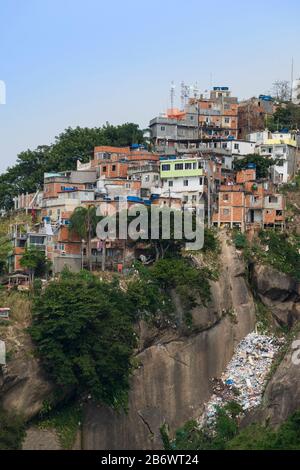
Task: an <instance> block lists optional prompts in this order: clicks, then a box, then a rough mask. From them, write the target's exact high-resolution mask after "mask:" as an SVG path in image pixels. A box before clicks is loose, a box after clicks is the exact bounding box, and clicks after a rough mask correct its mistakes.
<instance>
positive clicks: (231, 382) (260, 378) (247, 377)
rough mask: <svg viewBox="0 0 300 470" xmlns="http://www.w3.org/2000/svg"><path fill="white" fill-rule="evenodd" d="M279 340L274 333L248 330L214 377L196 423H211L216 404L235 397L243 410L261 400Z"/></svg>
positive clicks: (219, 404) (250, 407)
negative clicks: (231, 355) (211, 390)
mask: <svg viewBox="0 0 300 470" xmlns="http://www.w3.org/2000/svg"><path fill="white" fill-rule="evenodd" d="M280 343H281V341H280V340H278V339H276V338H275V337H271V336H266V335H260V334H257V333H250V334H248V335H247V336H246V337H245V338H244V339H243V340H242V341H241V342H240V343H239V344H238V346H237V348H236V350H235V353H234V355H233V357H232V359H231V361H230V362H229V364H228V366H227V368H226V370H225V372H224V373H223V374H222V376H221V379H213V380H212V384H213V395H212V396H211V398H210V400H209V401H208V402H207V403H206V404H205V406H204V412H203V414H202V416H201V417H200V419H199V425H200V426H203V425H204V424H207V425H211V424H212V423H213V422H214V420H215V415H216V408H217V407H218V406H219V407H222V406H224V405H225V404H226V403H228V402H229V401H232V400H234V401H235V402H237V403H239V404H240V405H241V406H242V408H243V409H244V410H245V411H248V410H250V409H252V408H255V407H256V406H258V405H259V404H260V403H261V399H262V394H263V389H264V385H265V381H266V378H267V374H268V372H269V370H270V368H271V365H272V362H273V359H274V356H275V354H276V353H277V351H278V350H279V347H280Z"/></svg>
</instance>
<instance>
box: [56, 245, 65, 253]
mask: <svg viewBox="0 0 300 470" xmlns="http://www.w3.org/2000/svg"><path fill="white" fill-rule="evenodd" d="M54 249H55V250H59V251H65V244H64V243H57V245H54Z"/></svg>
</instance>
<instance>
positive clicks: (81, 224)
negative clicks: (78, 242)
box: [69, 206, 99, 271]
mask: <svg viewBox="0 0 300 470" xmlns="http://www.w3.org/2000/svg"><path fill="white" fill-rule="evenodd" d="M98 221H99V217H97V209H96V207H95V206H89V207H76V209H75V210H74V212H73V214H72V215H71V217H70V225H69V230H70V232H73V233H76V234H77V235H78V236H79V237H80V238H81V239H82V240H84V239H85V240H86V241H87V252H88V264H89V270H90V271H91V270H92V248H91V240H92V238H93V237H95V235H96V227H97V223H98Z"/></svg>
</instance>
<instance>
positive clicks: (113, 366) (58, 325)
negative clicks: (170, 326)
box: [30, 273, 136, 407]
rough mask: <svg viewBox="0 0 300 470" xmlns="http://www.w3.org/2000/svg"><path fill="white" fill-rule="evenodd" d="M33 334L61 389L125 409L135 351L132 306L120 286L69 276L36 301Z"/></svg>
mask: <svg viewBox="0 0 300 470" xmlns="http://www.w3.org/2000/svg"><path fill="white" fill-rule="evenodd" d="M33 312H34V313H33V324H32V327H31V328H30V332H31V335H32V338H33V340H34V341H35V343H36V346H37V350H38V353H39V355H40V357H41V358H42V360H43V362H44V365H45V367H46V369H47V371H48V372H49V374H50V375H51V377H52V378H53V380H54V381H55V382H56V384H57V385H58V386H59V387H62V388H66V387H70V388H75V389H76V390H78V391H79V392H85V393H89V394H91V395H92V397H93V398H94V399H95V400H98V401H101V402H104V403H107V404H109V405H112V406H116V407H117V406H122V405H125V404H126V399H127V393H128V389H129V376H130V373H131V369H132V366H131V355H132V352H133V349H134V347H135V346H136V336H135V333H134V330H133V317H134V311H133V305H132V303H131V302H130V301H129V300H128V297H127V296H126V293H124V292H123V291H122V290H121V289H120V288H119V286H118V285H117V284H116V282H112V283H106V282H102V281H100V280H99V279H97V278H96V277H95V276H92V275H89V276H88V277H86V276H83V275H81V274H67V273H64V276H63V277H62V278H61V279H60V280H59V281H55V282H51V283H50V284H49V285H48V286H47V288H46V289H45V290H44V291H43V292H42V293H41V294H40V295H39V297H37V298H35V301H34V308H33Z"/></svg>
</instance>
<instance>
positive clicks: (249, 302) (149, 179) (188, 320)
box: [0, 1, 300, 467]
mask: <svg viewBox="0 0 300 470" xmlns="http://www.w3.org/2000/svg"><path fill="white" fill-rule="evenodd" d="M4 3H6V2H5V1H4ZM29 3H34V2H31V1H30V2H29ZM46 3H48V2H45V5H46ZM87 3H89V2H87ZM91 3H93V2H91ZM288 3H289V2H288ZM290 3H293V2H292V1H291V2H290ZM45 8H46V7H45ZM91 21H92V20H91ZM58 27H60V25H58ZM67 27H70V25H67ZM0 38H1V33H0ZM168 39H169V40H171V38H170V37H169V38H168ZM253 52H254V50H253ZM79 53H80V52H79ZM128 53H129V52H128ZM290 55H291V54H290V53H289V57H288V60H287V63H288V67H287V70H284V73H282V74H281V75H282V76H283V78H280V76H281V75H279V74H278V75H277V76H276V75H275V73H274V75H273V72H272V73H270V74H269V75H268V83H265V80H264V79H263V78H262V80H263V81H262V84H261V85H260V83H259V80H260V76H259V71H258V70H257V69H256V71H255V72H254V71H253V73H255V74H258V77H257V76H255V80H254V78H253V80H254V83H253V90H252V88H251V86H252V84H251V77H250V79H249V77H248V82H247V83H248V85H247V90H248V92H247V94H246V92H243V93H244V94H243V95H241V94H240V93H239V92H238V91H237V90H236V88H238V87H237V85H236V83H237V81H236V80H235V79H234V73H232V75H230V73H229V72H228V71H226V70H225V69H224V70H223V72H222V70H219V71H218V73H217V70H216V72H215V73H214V74H213V73H210V70H209V69H208V68H206V65H205V61H204V62H202V64H201V70H202V72H201V71H200V69H199V70H198V69H195V70H192V69H193V67H194V66H195V64H193V63H192V62H191V64H190V67H191V70H192V72H193V73H192V75H191V71H188V70H186V68H185V67H184V68H182V69H181V70H180V76H181V77H182V78H179V79H178V80H177V79H176V80H175V79H174V80H173V77H172V69H170V70H169V71H168V73H169V80H162V81H161V82H159V81H157V80H156V81H155V80H154V82H153V89H155V88H157V87H159V88H160V89H161V95H159V96H163V97H164V99H163V100H161V99H160V98H157V101H156V100H155V93H154V94H153V95H151V96H150V98H147V92H146V91H145V93H144V94H141V95H140V98H139V100H140V102H139V103H138V105H137V104H135V105H134V106H133V105H132V107H131V106H127V105H126V104H124V105H123V102H122V99H124V100H125V98H126V97H125V96H123V95H122V96H121V94H118V96H117V98H116V100H117V101H118V105H117V106H116V108H114V109H117V108H118V109H119V108H122V116H125V118H120V119H119V118H118V116H117V115H116V118H115V119H114V120H113V122H114V124H111V123H110V122H109V121H108V118H107V120H106V118H105V117H103V118H101V119H100V118H99V121H98V122H94V123H93V124H92V125H90V124H89V123H90V121H89V120H88V118H86V120H87V125H85V124H84V119H85V115H84V119H83V120H81V119H79V118H78V116H79V114H80V112H81V111H80V110H79V108H78V109H77V108H76V104H75V102H76V96H77V95H76V94H75V95H74V96H73V95H72V100H74V101H73V103H74V107H73V108H71V109H70V114H69V116H70V121H69V122H70V124H68V123H66V122H65V121H64V120H63V119H64V117H63V116H65V112H66V110H64V109H63V107H64V105H63V104H62V105H61V107H60V105H59V108H58V109H59V112H58V111H57V110H56V111H54V108H55V106H56V105H53V112H55V113H57V114H55V116H56V117H55V119H57V122H62V123H63V124H62V127H61V128H60V130H59V132H57V136H56V137H53V133H52V130H51V131H48V128H47V122H48V121H47V119H48V116H46V115H45V114H44V113H43V112H42V109H43V108H42V107H41V114H40V115H39V119H40V122H39V123H38V121H36V122H35V126H36V129H37V131H36V132H37V134H36V135H34V139H35V140H32V141H31V140H30V139H29V137H28V132H29V129H30V127H31V124H30V120H31V112H32V113H33V109H34V107H35V106H36V104H35V103H34V102H33V103H32V104H30V103H29V104H28V107H27V108H26V109H25V108H22V106H20V114H21V115H22V120H24V121H22V122H23V124H22V125H24V132H22V131H21V130H20V129H19V131H18V132H17V130H16V131H15V130H14V134H7V135H8V137H7V138H6V136H5V134H6V132H7V133H9V132H10V131H9V130H8V128H9V125H12V122H11V123H10V124H9V119H10V117H9V113H10V111H9V109H10V106H14V97H13V96H11V95H10V94H12V93H13V91H14V87H15V85H14V81H13V79H12V83H11V85H10V83H9V80H8V79H6V78H5V77H3V78H4V79H5V80H3V81H2V82H1V89H0V90H1V94H0V103H1V106H0V120H1V119H2V118H1V113H2V112H3V113H4V112H7V113H8V114H7V118H6V117H5V118H4V117H3V122H4V119H7V120H8V121H7V122H8V124H7V125H6V124H5V125H4V124H3V135H2V130H1V129H0V132H1V136H0V140H2V141H3V142H4V141H8V140H9V146H11V148H12V149H17V150H16V153H15V154H14V155H15V156H14V157H13V158H10V157H6V155H10V154H7V153H6V150H5V152H4V150H3V151H2V148H1V147H0V158H1V164H2V173H1V174H0V450H26V451H28V450H44V451H47V450H53V451H75V450H77V451H78V450H80V451H87V450H94V451H95V450H96V451H101V452H102V451H110V453H109V454H108V453H107V454H105V455H106V457H102V458H103V459H107V461H105V462H104V461H103V462H102V463H105V464H109V463H110V464H115V463H119V464H120V463H121V464H123V465H125V466H127V467H130V466H134V465H133V462H134V460H130V459H135V458H138V457H124V456H125V455H127V454H126V452H125V451H149V452H150V453H149V456H151V455H152V454H151V452H156V454H157V456H158V457H156V458H157V460H156V461H154V460H153V462H152V463H154V464H155V463H156V464H158V463H163V464H166V463H170V461H169V460H167V459H168V456H170V455H171V454H172V455H173V456H174V458H175V456H176V455H178V452H179V453H180V454H184V455H185V456H186V458H187V459H188V458H191V462H192V463H195V464H199V462H200V461H201V455H202V454H201V451H204V450H209V451H211V450H222V451H234V450H248V451H251V450H297V449H300V225H299V223H300V78H298V72H300V68H299V67H300V57H299V60H298V61H296V60H295V58H293V59H291V58H290ZM215 59H216V57H215ZM231 59H233V58H230V57H228V60H229V61H231ZM20 60H21V59H20ZM57 60H58V59H57ZM95 60H96V58H95ZM103 60H105V59H103ZM249 60H250V58H249ZM251 60H255V59H253V58H252V59H251ZM272 60H274V57H273V59H272ZM278 60H279V62H280V59H278ZM266 61H267V59H266ZM217 62H218V61H217V60H216V62H215V69H217V67H218V64H217ZM86 64H87V66H88V60H87V62H86ZM81 65H82V66H83V68H84V64H80V66H81ZM223 65H224V64H223ZM223 65H221V67H223ZM267 65H268V63H267V62H266V68H267ZM78 66H79V65H78ZM122 66H123V64H122V63H121V64H120V68H122ZM228 67H229V65H228ZM126 70H127V69H126ZM225 72H226V73H225ZM0 73H1V74H2V70H1V69H0ZM7 73H8V72H7ZM37 73H40V71H37ZM124 73H125V72H124ZM132 73H138V71H137V70H136V69H135V71H133V70H132ZM201 74H202V76H201ZM204 74H205V77H210V78H208V79H206V85H204V86H203V85H202V84H203V82H204V80H203V75H204ZM222 74H223V75H224V76H225V77H228V76H229V77H230V76H232V77H233V78H232V80H228V79H227V78H226V79H225V80H223V79H222ZM185 75H187V76H188V77H190V76H193V77H194V81H189V80H188V79H186V78H185ZM175 76H176V77H178V71H176V73H175ZM216 77H218V78H216ZM277 77H279V78H277ZM1 78H2V77H1ZM53 80H54V78H53ZM70 80H71V79H70ZM103 80H104V78H103ZM112 80H114V79H112ZM208 82H210V84H209V86H208V85H207V83H208ZM257 83H258V85H257ZM53 86H54V85H53ZM91 86H93V85H92V78H91ZM99 86H101V85H100V84H99ZM113 86H114V85H113V83H112V84H111V90H110V91H109V92H108V94H109V95H110V97H109V100H110V99H111V100H114V97H113V94H114V90H113ZM126 86H127V85H126ZM71 88H72V84H70V89H68V88H66V89H64V93H66V94H68V93H71V91H70V90H71ZM239 89H240V88H238V90H239ZM259 89H260V90H259ZM51 90H52V89H51V86H50V88H49V93H50V94H51ZM257 90H258V92H257ZM41 93H42V92H41ZM44 93H45V94H47V96H48V91H47V92H46V91H45V90H44ZM116 93H118V92H117V91H116ZM78 94H79V90H78ZM48 99H50V100H51V97H50V98H49V96H48ZM53 99H54V100H55V94H54V95H53ZM66 99H67V98H66ZM106 99H108V98H107V97H104V96H103V102H105V100H106ZM119 100H121V101H120V102H119ZM143 100H144V102H143ZM124 103H125V102H124ZM163 103H164V104H163ZM85 106H86V108H87V109H88V108H89V106H90V107H91V108H92V107H93V102H92V100H91V101H89V100H87V101H86V102H85ZM103 106H104V105H103ZM96 107H99V109H100V108H101V101H100V102H99V103H98V104H97V106H96ZM138 108H143V112H144V113H145V114H144V115H145V116H147V120H146V122H145V123H144V121H143V120H142V119H141V120H140V119H139V117H138V118H135V114H136V110H137V109H138ZM103 109H104V110H105V109H106V108H105V106H104V107H103ZM107 109H108V108H107ZM153 110H154V111H153ZM82 112H86V111H82ZM107 112H108V111H107ZM60 113H61V114H62V116H61V119H62V120H61V121H60V116H59V114H60ZM72 113H73V114H72ZM74 113H78V116H77V114H76V119H75V120H74ZM25 114H26V116H25ZM66 115H68V114H66ZM109 115H111V114H109ZM87 116H88V114H87ZM101 116H104V114H103V113H102V114H101ZM12 119H13V118H12ZM26 120H27V121H28V122H29V124H28V122H25V121H26ZM17 121H18V122H19V116H18V119H17ZM1 122H2V121H0V126H1V125H2V124H1ZM103 122H104V123H105V124H102V123H103ZM73 123H75V124H74V125H73ZM78 123H80V124H78ZM16 125H19V124H16ZM49 125H50V124H49ZM51 126H52V124H51ZM42 129H43V130H42ZM51 129H53V127H51ZM33 134H34V133H33ZM54 135H55V134H54ZM44 136H46V137H44ZM18 139H19V140H18ZM30 142H34V144H32V145H31V143H30ZM20 146H23V148H20ZM5 148H6V147H5ZM7 148H8V147H7ZM3 149H4V147H3ZM13 152H15V150H13ZM117 451H122V452H123V453H122V452H121V453H118V452H117ZM159 451H163V453H159ZM194 451H197V452H196V453H194ZM22 455H23V453H22ZM24 455H27V454H26V453H24ZM61 455H63V452H61ZM72 455H73V453H72ZM78 455H79V454H78ZM100 455H101V454H99V456H98V458H99V459H101V457H100ZM103 455H104V454H103ZM128 455H129V454H128ZM130 455H133V456H134V455H135V454H134V452H133V453H132V454H130ZM136 455H138V454H136ZM162 455H163V456H164V457H159V456H162ZM225 455H226V452H225ZM120 456H123V457H120ZM139 458H142V457H139ZM149 458H151V457H149ZM160 458H161V459H162V458H164V459H166V460H164V461H160V460H159V459H160ZM181 458H182V457H181ZM122 459H123V460H122ZM126 459H128V460H126ZM193 459H194V460H193ZM174 462H175V460H174ZM181 463H188V462H187V461H186V462H181ZM131 464H132V465H131Z"/></svg>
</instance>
